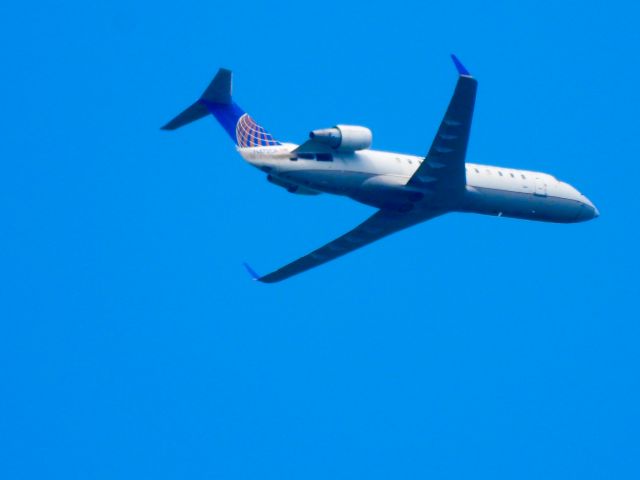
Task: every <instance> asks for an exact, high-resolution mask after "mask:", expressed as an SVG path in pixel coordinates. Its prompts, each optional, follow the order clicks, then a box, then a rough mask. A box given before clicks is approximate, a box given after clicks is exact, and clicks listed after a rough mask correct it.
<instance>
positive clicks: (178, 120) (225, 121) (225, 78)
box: [162, 68, 280, 148]
mask: <svg viewBox="0 0 640 480" xmlns="http://www.w3.org/2000/svg"><path fill="white" fill-rule="evenodd" d="M209 114H211V115H213V116H214V117H215V118H216V120H218V122H220V125H222V127H223V128H224V129H225V131H226V132H227V133H228V134H229V136H230V137H231V139H232V140H233V141H234V142H235V144H236V145H237V146H238V147H239V148H246V147H267V146H272V145H280V142H278V141H276V140H275V139H274V138H273V136H272V135H271V134H270V133H268V132H267V131H266V130H265V129H264V128H262V127H261V126H260V125H258V124H257V123H256V122H255V120H254V119H253V118H251V117H250V116H249V114H247V113H245V111H244V110H242V108H240V107H239V106H238V104H236V103H235V102H234V101H233V99H232V98H231V70H227V69H225V68H221V69H220V70H218V73H217V74H216V76H215V77H214V78H213V80H212V81H211V83H210V84H209V86H208V87H207V89H206V90H205V91H204V93H203V94H202V96H201V97H200V98H199V99H198V100H197V101H196V102H195V103H194V104H193V105H191V106H190V107H188V108H187V109H186V110H185V111H183V112H182V113H181V114H180V115H178V116H177V117H175V118H174V119H173V120H171V121H170V122H169V123H167V124H166V125H165V126H164V127H162V129H163V130H175V129H177V128H180V127H183V126H185V125H187V124H188V123H191V122H194V121H196V120H199V119H201V118H202V117H206V116H207V115H209Z"/></svg>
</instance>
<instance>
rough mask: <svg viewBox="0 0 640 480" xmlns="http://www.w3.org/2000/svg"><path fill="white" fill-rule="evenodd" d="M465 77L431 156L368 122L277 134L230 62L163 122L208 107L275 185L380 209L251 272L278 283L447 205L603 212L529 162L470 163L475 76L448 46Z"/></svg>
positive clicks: (577, 214) (554, 213) (516, 211)
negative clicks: (381, 136)
mask: <svg viewBox="0 0 640 480" xmlns="http://www.w3.org/2000/svg"><path fill="white" fill-rule="evenodd" d="M451 58H452V60H453V63H454V65H455V67H456V69H457V72H458V80H457V83H456V86H455V90H454V92H453V96H452V98H451V100H450V103H449V106H448V108H447V111H446V113H445V114H444V118H443V119H442V122H441V123H440V127H439V128H438V131H437V132H436V135H435V138H434V139H433V142H432V144H431V147H430V148H429V151H428V153H427V155H426V156H424V157H420V156H415V155H406V154H402V153H394V152H385V151H379V150H372V149H371V148H370V147H371V143H372V133H371V130H369V129H368V128H365V127H362V126H354V125H336V126H334V127H332V128H323V129H318V130H313V131H311V132H310V133H309V139H308V140H307V141H305V142H303V143H302V144H300V145H298V144H294V143H286V142H280V141H278V140H276V139H275V138H274V137H273V136H272V135H271V134H270V133H268V132H267V131H266V130H265V129H264V128H263V127H262V126H260V125H259V124H258V123H256V121H255V120H254V119H253V118H251V116H249V114H247V113H245V111H244V110H243V109H242V108H240V107H239V106H238V104H236V103H235V102H234V101H233V99H232V96H231V71H230V70H227V69H224V68H221V69H220V70H219V71H218V73H217V74H216V76H215V77H214V79H213V80H212V82H211V84H210V85H209V87H208V88H207V89H206V90H205V91H204V93H203V94H202V96H201V97H200V98H199V99H198V100H197V101H196V102H195V103H194V104H192V105H191V106H189V107H188V108H187V109H186V110H184V111H183V112H182V113H180V114H179V115H178V116H177V117H175V118H174V119H173V120H171V121H170V122H169V123H167V124H166V125H164V126H163V127H162V129H163V130H175V129H177V128H180V127H182V126H184V125H186V124H188V123H191V122H193V121H195V120H198V119H200V118H203V117H205V116H207V115H209V114H211V115H213V116H214V117H215V118H216V119H217V120H218V122H219V123H220V124H221V125H222V127H223V128H224V129H225V130H226V132H227V133H228V134H229V136H230V137H231V139H232V140H233V141H234V142H235V144H236V147H237V151H238V152H239V153H240V155H241V156H242V158H243V159H244V160H246V161H247V162H248V163H249V164H251V165H253V166H255V167H257V168H258V169H260V170H262V171H263V172H265V173H266V174H267V180H268V181H269V182H271V183H272V184H274V185H277V186H279V187H282V188H285V189H286V190H287V191H289V192H291V193H294V194H299V195H317V194H320V193H329V194H334V195H343V196H346V197H349V198H351V199H353V200H355V201H358V202H361V203H364V204H366V205H370V206H372V207H376V208H377V209H378V210H377V211H376V212H375V213H374V214H373V215H372V216H370V217H369V218H368V219H366V220H365V221H364V222H363V223H361V224H360V225H358V226H357V227H356V228H354V229H353V230H351V231H349V232H348V233H346V234H344V235H342V236H341V237H339V238H337V239H335V240H333V241H331V242H329V243H328V244H326V245H324V246H323V247H320V248H318V249H317V250H314V251H313V252H311V253H309V254H307V255H305V256H303V257H301V258H299V259H298V260H295V261H293V262H291V263H289V264H287V265H285V266H283V267H282V268H279V269H278V270H275V271H273V272H271V273H269V274H267V275H263V276H261V275H258V274H257V273H256V272H255V271H254V270H253V269H252V268H251V267H250V266H249V265H248V264H246V263H245V264H244V265H245V268H246V269H247V271H248V272H249V274H250V275H251V276H252V277H253V279H254V280H258V281H260V282H264V283H274V282H279V281H281V280H285V279H287V278H289V277H291V276H293V275H297V274H299V273H302V272H304V271H307V270H309V269H311V268H314V267H317V266H318V265H321V264H323V263H326V262H328V261H330V260H333V259H335V258H338V257H340V256H342V255H345V254H347V253H350V252H352V251H354V250H356V249H358V248H360V247H363V246H364V245H367V244H370V243H372V242H375V241H376V240H379V239H381V238H383V237H385V236H387V235H390V234H392V233H394V232H398V231H400V230H403V229H405V228H408V227H411V226H413V225H416V224H418V223H421V222H424V221H427V220H430V219H432V218H435V217H438V216H440V215H443V214H445V213H448V212H465V213H480V214H485V215H494V216H499V217H511V218H518V219H524V220H537V221H541V222H556V223H574V222H583V221H586V220H591V219H593V218H596V217H598V216H599V215H600V213H599V212H598V209H597V208H596V207H595V206H594V204H593V203H592V202H591V201H590V200H589V199H588V198H587V197H586V196H584V195H583V194H581V193H580V192H578V190H576V189H575V188H574V187H573V186H571V185H569V184H568V183H565V182H562V181H560V180H558V179H557V178H555V177H554V176H552V175H549V174H547V173H542V172H534V171H529V170H517V169H514V168H507V167H497V166H490V165H479V164H474V163H466V161H465V157H466V152H467V144H468V141H469V131H470V129H471V120H472V117H473V109H474V104H475V98H476V90H477V85H478V82H477V80H476V79H475V78H474V77H473V76H472V75H471V74H470V73H469V71H468V70H467V69H466V68H465V67H464V65H463V64H462V63H461V62H460V60H459V59H458V58H457V57H456V56H455V55H451Z"/></svg>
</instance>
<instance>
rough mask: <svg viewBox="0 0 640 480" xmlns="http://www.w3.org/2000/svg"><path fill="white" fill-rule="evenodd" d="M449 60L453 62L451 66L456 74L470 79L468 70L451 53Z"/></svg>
mask: <svg viewBox="0 0 640 480" xmlns="http://www.w3.org/2000/svg"><path fill="white" fill-rule="evenodd" d="M451 60H453V64H454V65H455V66H456V70H458V73H459V74H460V75H465V76H467V77H470V76H471V74H470V73H469V70H467V69H466V68H465V67H464V65H463V64H462V62H461V61H460V60H459V59H458V57H456V56H455V55H454V54H453V53H452V54H451Z"/></svg>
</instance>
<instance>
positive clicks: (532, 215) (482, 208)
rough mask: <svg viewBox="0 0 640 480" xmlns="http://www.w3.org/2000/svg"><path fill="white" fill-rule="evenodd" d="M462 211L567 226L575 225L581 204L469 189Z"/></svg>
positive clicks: (504, 191)
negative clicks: (567, 224)
mask: <svg viewBox="0 0 640 480" xmlns="http://www.w3.org/2000/svg"><path fill="white" fill-rule="evenodd" d="M462 210H463V211H468V212H475V213H482V214H486V215H499V216H505V217H512V218H521V219H526V220H539V221H545V222H558V223H570V222H574V221H576V218H577V216H578V215H579V212H580V204H579V203H578V202H576V201H573V200H569V199H565V198H560V197H554V196H538V195H534V194H533V193H523V192H514V191H510V190H499V189H491V188H483V187H472V186H468V187H467V192H466V195H465V202H464V207H463V208H462Z"/></svg>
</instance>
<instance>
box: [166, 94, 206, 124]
mask: <svg viewBox="0 0 640 480" xmlns="http://www.w3.org/2000/svg"><path fill="white" fill-rule="evenodd" d="M207 115H209V110H207V107H205V106H204V105H203V104H201V103H200V102H199V101H198V102H196V103H194V104H193V105H191V106H190V107H189V108H187V109H186V110H185V111H183V112H182V113H181V114H180V115H178V116H177V117H176V118H174V119H173V120H171V121H170V122H169V123H167V124H166V125H165V126H164V127H162V130H175V129H176V128H180V127H184V126H185V125H186V124H188V123H191V122H195V121H196V120H200V119H201V118H202V117H206V116H207Z"/></svg>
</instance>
